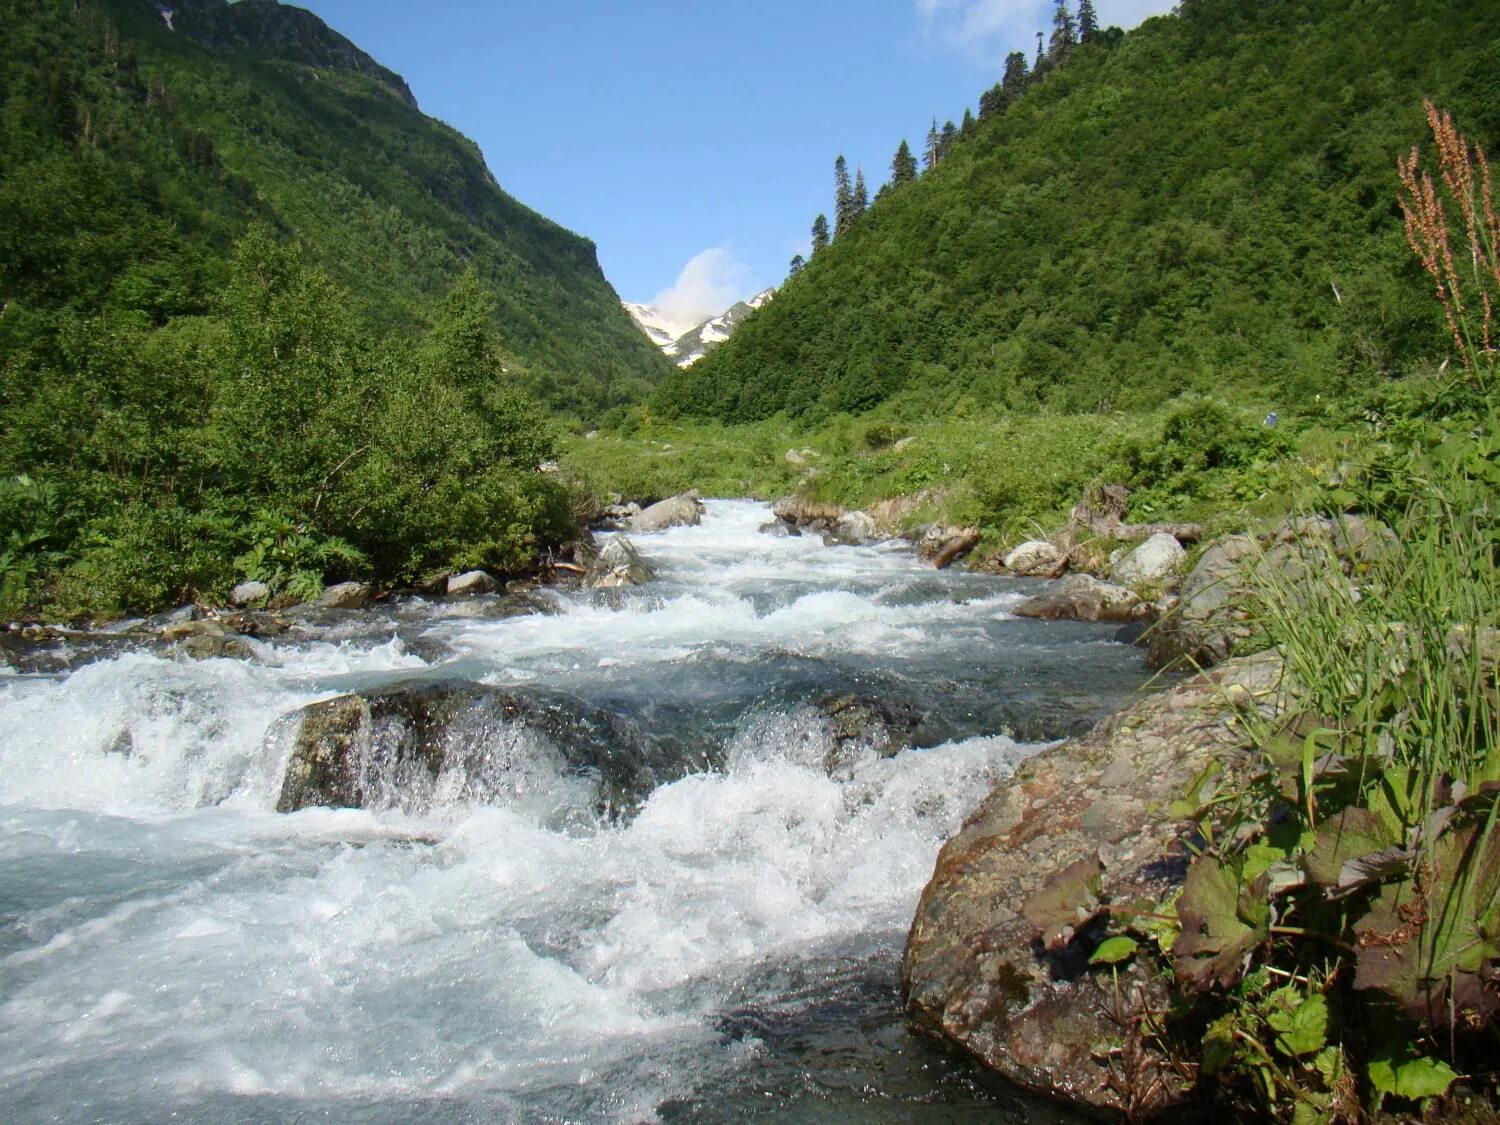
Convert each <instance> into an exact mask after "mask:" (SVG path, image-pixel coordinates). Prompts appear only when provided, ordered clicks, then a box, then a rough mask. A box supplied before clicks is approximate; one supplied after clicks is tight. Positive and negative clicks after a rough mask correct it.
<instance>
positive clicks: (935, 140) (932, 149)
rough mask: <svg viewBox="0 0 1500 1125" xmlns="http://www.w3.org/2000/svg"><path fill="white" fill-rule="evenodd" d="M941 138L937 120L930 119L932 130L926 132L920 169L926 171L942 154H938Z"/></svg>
mask: <svg viewBox="0 0 1500 1125" xmlns="http://www.w3.org/2000/svg"><path fill="white" fill-rule="evenodd" d="M941 140H942V137H941V136H940V134H939V133H938V127H937V118H936V117H934V118H933V119H932V128H930V129H928V130H927V146H926V147H925V148H924V149H923V150H922V168H923V170H924V171H925V170H927V169H929V168H931V167H932V166H933V165H934V164H936V163H937V162H938V160H939V159H940V158H941V156H942V154H941V153H940V152H938V144H939V143H940V141H941Z"/></svg>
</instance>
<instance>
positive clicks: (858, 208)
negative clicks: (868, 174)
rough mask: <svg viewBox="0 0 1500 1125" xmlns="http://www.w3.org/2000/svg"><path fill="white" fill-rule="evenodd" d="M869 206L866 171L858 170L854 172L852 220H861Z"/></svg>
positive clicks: (850, 206) (850, 202)
mask: <svg viewBox="0 0 1500 1125" xmlns="http://www.w3.org/2000/svg"><path fill="white" fill-rule="evenodd" d="M869 206H870V194H869V192H867V191H866V190H865V170H864V169H863V168H856V169H855V170H854V197H853V198H852V199H851V200H850V201H849V218H850V220H851V221H852V220H854V219H857V218H859V216H861V215H863V214H864V213H865V209H866V208H867V207H869Z"/></svg>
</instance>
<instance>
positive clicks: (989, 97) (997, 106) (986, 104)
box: [979, 60, 1024, 121]
mask: <svg viewBox="0 0 1500 1125" xmlns="http://www.w3.org/2000/svg"><path fill="white" fill-rule="evenodd" d="M1023 61H1024V60H1023ZM1009 104H1010V96H1009V94H1007V92H1006V90H1005V87H1004V85H1002V84H1001V83H999V82H996V83H995V84H994V85H993V86H991V87H990V88H989V89H988V90H986V91H985V92H984V93H982V94H980V95H979V120H981V121H988V120H989V119H990V118H991V117H998V116H999V115H1000V114H1002V113H1004V112H1005V107H1006V106H1008V105H1009Z"/></svg>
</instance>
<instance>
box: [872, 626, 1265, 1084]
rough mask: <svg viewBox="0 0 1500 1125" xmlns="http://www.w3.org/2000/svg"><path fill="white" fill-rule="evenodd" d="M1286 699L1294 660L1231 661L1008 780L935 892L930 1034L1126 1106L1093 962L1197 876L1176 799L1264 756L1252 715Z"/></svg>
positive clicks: (926, 1020)
mask: <svg viewBox="0 0 1500 1125" xmlns="http://www.w3.org/2000/svg"><path fill="white" fill-rule="evenodd" d="M1283 703H1284V696H1283V694H1282V689H1281V662H1280V660H1279V658H1278V657H1276V656H1275V655H1274V654H1269V653H1267V654H1262V655H1261V656H1258V657H1254V658H1250V659H1242V660H1237V661H1233V662H1231V663H1229V664H1226V665H1224V666H1223V667H1222V668H1220V669H1217V670H1216V671H1214V672H1212V673H1207V674H1203V675H1200V676H1198V677H1195V678H1194V679H1192V680H1189V681H1185V682H1184V683H1182V684H1179V685H1177V686H1176V687H1174V688H1172V689H1171V690H1169V691H1166V692H1163V693H1161V694H1159V695H1156V696H1152V697H1151V698H1149V699H1146V700H1144V701H1142V702H1141V703H1138V704H1136V705H1135V706H1134V707H1131V708H1129V709H1127V710H1125V711H1121V712H1119V713H1118V714H1116V715H1113V716H1111V717H1110V718H1108V719H1106V720H1104V721H1103V722H1102V723H1100V724H1099V725H1098V726H1097V727H1095V729H1094V730H1093V731H1091V732H1090V733H1089V734H1088V735H1086V736H1084V737H1083V738H1081V739H1078V740H1076V741H1074V742H1067V743H1063V744H1061V745H1059V746H1056V747H1053V748H1052V749H1050V750H1046V751H1043V752H1042V753H1041V754H1039V755H1037V756H1036V757H1035V758H1032V759H1030V760H1029V761H1027V762H1025V763H1023V764H1022V765H1021V766H1020V767H1019V768H1018V769H1017V770H1016V772H1015V774H1014V775H1013V776H1012V777H1010V778H1009V779H1007V780H1006V781H1003V782H1001V783H1000V785H998V786H997V787H996V788H995V790H994V791H993V792H992V793H991V794H990V796H989V797H988V798H987V799H986V800H985V802H984V803H983V804H982V805H981V806H980V808H979V809H978V810H977V811H976V812H975V813H974V814H973V816H971V817H970V818H969V819H968V821H967V822H966V823H965V824H964V827H963V829H962V830H961V831H960V832H959V833H958V835H957V836H955V837H954V838H953V839H951V840H949V841H948V843H947V844H945V845H944V847H943V850H942V852H941V853H940V854H939V856H938V861H937V867H936V870H935V871H934V872H933V876H932V880H931V881H930V882H929V883H928V885H927V888H926V890H924V891H923V893H922V899H921V903H920V905H919V906H918V908H917V914H916V919H915V921H914V922H913V923H912V928H911V933H910V935H909V937H908V938H907V944H906V953H905V958H904V963H903V967H902V993H903V995H904V997H905V1000H906V1008H907V1011H908V1013H909V1014H910V1015H911V1017H912V1018H913V1020H914V1021H915V1022H916V1024H917V1026H918V1027H919V1028H920V1029H922V1030H923V1031H926V1032H928V1033H929V1034H932V1035H935V1036H937V1037H940V1038H943V1039H947V1040H949V1041H951V1042H953V1043H955V1044H957V1045H958V1046H960V1047H963V1048H964V1049H965V1050H967V1051H969V1052H971V1053H973V1054H974V1055H976V1056H977V1057H978V1058H979V1059H980V1060H982V1061H983V1062H984V1063H986V1064H987V1065H989V1066H991V1067H993V1068H994V1069H995V1070H997V1071H999V1072H1000V1073H1001V1074H1003V1075H1004V1076H1005V1077H1006V1078H1008V1079H1010V1080H1011V1081H1013V1082H1016V1083H1018V1084H1019V1085H1021V1086H1025V1087H1027V1088H1029V1089H1032V1090H1036V1091H1039V1092H1041V1093H1044V1094H1048V1095H1051V1096H1054V1097H1060V1098H1064V1099H1066V1100H1068V1101H1073V1102H1079V1103H1082V1104H1084V1105H1086V1106H1090V1107H1094V1108H1097V1109H1104V1110H1112V1111H1119V1110H1122V1109H1124V1108H1125V1107H1124V1106H1123V1105H1121V1103H1120V1101H1119V1094H1118V1092H1117V1090H1116V1088H1115V1086H1113V1085H1112V1084H1111V1083H1110V1081H1109V1078H1110V1072H1109V1067H1108V1059H1107V1056H1106V1055H1104V1054H1102V1053H1101V1051H1100V1047H1101V1045H1102V1046H1105V1047H1107V1046H1108V1045H1109V1044H1110V1043H1115V1042H1118V1041H1119V1038H1120V1028H1119V1027H1118V1025H1116V1024H1115V1023H1114V1022H1113V1021H1111V1020H1110V1018H1109V1016H1108V1015H1107V1013H1108V1012H1110V1011H1111V1010H1112V1009H1114V1007H1115V1006H1116V1000H1115V995H1116V994H1115V988H1116V984H1115V981H1114V980H1113V979H1112V978H1111V977H1110V976H1108V975H1104V974H1096V973H1091V972H1090V971H1089V970H1088V964H1087V962H1088V956H1089V954H1090V953H1091V952H1092V951H1093V948H1094V946H1095V945H1096V944H1097V942H1098V940H1099V936H1100V931H1101V930H1102V927H1103V922H1104V921H1105V920H1106V919H1107V915H1108V913H1109V911H1110V910H1111V908H1115V909H1123V910H1125V911H1130V910H1132V909H1134V908H1138V907H1142V906H1145V907H1146V908H1149V906H1150V905H1151V904H1156V903H1159V902H1160V901H1161V900H1162V898H1163V897H1164V896H1165V895H1166V894H1167V893H1168V892H1169V891H1170V889H1171V888H1172V887H1173V886H1175V885H1176V884H1178V883H1180V881H1181V879H1182V878H1183V876H1184V875H1185V874H1186V868H1187V863H1188V859H1189V846H1190V843H1191V841H1190V839H1189V838H1188V833H1189V832H1190V831H1191V826H1190V825H1189V824H1188V823H1185V822H1179V821H1178V820H1176V819H1175V818H1174V817H1173V816H1171V814H1170V812H1169V811H1168V810H1169V806H1170V803H1171V802H1172V801H1173V800H1174V799H1176V798H1179V797H1183V796H1188V790H1189V789H1191V788H1192V787H1193V785H1194V784H1195V783H1198V782H1199V781H1200V780H1201V778H1202V776H1203V772H1204V771H1205V769H1206V768H1207V767H1208V766H1209V765H1210V764H1213V763H1218V764H1221V765H1224V766H1225V767H1226V768H1227V769H1228V770H1230V772H1231V773H1233V771H1234V770H1235V768H1236V767H1237V765H1238V764H1239V763H1241V762H1242V761H1247V760H1248V757H1247V755H1248V753H1249V744H1248V739H1247V737H1246V735H1245V726H1244V723H1243V722H1242V721H1241V720H1240V713H1241V711H1243V710H1244V709H1246V708H1255V709H1258V710H1260V711H1262V712H1263V713H1266V714H1270V713H1272V712H1274V711H1276V710H1277V709H1278V708H1280V707H1281V706H1282V705H1283ZM1054 908H1055V909H1054ZM1163 987H1164V986H1163V984H1162V983H1161V982H1160V981H1158V980H1155V979H1150V978H1148V977H1147V976H1146V975H1145V974H1144V973H1143V972H1140V971H1138V970H1137V969H1135V968H1134V967H1131V968H1128V969H1122V970H1121V971H1120V974H1119V978H1118V988H1119V990H1120V993H1119V994H1120V995H1123V996H1124V997H1126V998H1127V1000H1128V999H1129V998H1130V997H1132V996H1140V995H1150V994H1152V993H1154V992H1156V993H1159V992H1160V991H1161V990H1162V989H1163ZM1157 998H1158V999H1160V997H1159V996H1158V997H1157Z"/></svg>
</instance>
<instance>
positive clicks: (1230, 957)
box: [1172, 856, 1270, 991]
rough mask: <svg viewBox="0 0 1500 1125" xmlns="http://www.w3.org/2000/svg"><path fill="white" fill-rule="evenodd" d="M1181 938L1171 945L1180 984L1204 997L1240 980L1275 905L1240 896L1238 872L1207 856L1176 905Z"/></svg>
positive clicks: (1258, 897) (1192, 871)
mask: <svg viewBox="0 0 1500 1125" xmlns="http://www.w3.org/2000/svg"><path fill="white" fill-rule="evenodd" d="M1177 915H1178V917H1179V918H1180V919H1181V922H1182V933H1181V934H1180V935H1179V936H1178V938H1177V940H1176V942H1174V943H1173V945H1172V954H1173V956H1174V957H1176V959H1177V964H1176V972H1177V980H1178V983H1179V984H1182V985H1185V986H1191V987H1194V988H1196V989H1198V990H1199V991H1204V990H1207V989H1208V988H1210V987H1212V986H1213V985H1214V984H1215V983H1218V984H1221V985H1224V986H1226V987H1227V986H1229V985H1231V984H1233V983H1234V982H1235V981H1236V980H1238V979H1239V976H1240V973H1241V971H1242V968H1243V965H1244V961H1245V958H1246V956H1247V955H1248V954H1249V953H1250V951H1251V950H1252V949H1254V948H1255V947H1256V946H1257V945H1259V944H1260V943H1261V942H1262V941H1264V940H1265V938H1266V935H1267V933H1268V932H1269V927H1270V904H1269V903H1267V902H1266V901H1265V899H1264V897H1263V896H1261V895H1256V894H1247V895H1243V896H1242V895H1241V893H1240V885H1239V880H1238V879H1237V878H1236V877H1235V875H1234V872H1233V871H1231V870H1229V869H1228V868H1226V867H1224V866H1223V865H1222V864H1220V863H1219V862H1218V861H1217V860H1214V859H1212V858H1210V857H1208V856H1201V857H1199V858H1198V859H1197V860H1196V861H1195V862H1194V863H1193V866H1192V867H1191V868H1189V870H1188V875H1187V880H1186V881H1185V882H1184V884H1183V888H1182V895H1181V897H1179V898H1178V900H1177Z"/></svg>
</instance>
